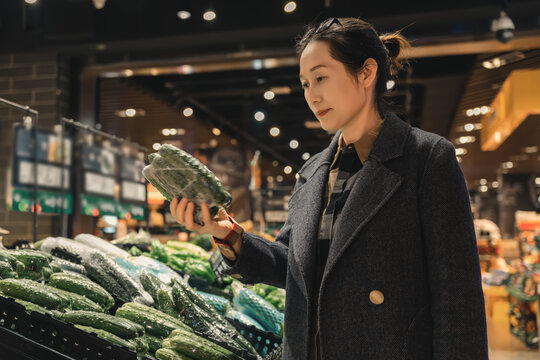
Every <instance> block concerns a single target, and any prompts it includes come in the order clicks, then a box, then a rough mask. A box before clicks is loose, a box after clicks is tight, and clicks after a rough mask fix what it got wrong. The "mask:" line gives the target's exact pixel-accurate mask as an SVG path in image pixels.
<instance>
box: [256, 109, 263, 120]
mask: <svg viewBox="0 0 540 360" xmlns="http://www.w3.org/2000/svg"><path fill="white" fill-rule="evenodd" d="M253 117H254V118H255V120H257V121H263V120H264V113H263V112H262V111H257V112H256V113H255V115H253Z"/></svg>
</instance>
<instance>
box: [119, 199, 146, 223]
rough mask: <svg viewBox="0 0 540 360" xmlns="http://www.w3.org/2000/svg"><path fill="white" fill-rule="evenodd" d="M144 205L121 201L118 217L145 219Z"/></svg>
mask: <svg viewBox="0 0 540 360" xmlns="http://www.w3.org/2000/svg"><path fill="white" fill-rule="evenodd" d="M144 213H145V211H144V205H139V204H130V203H120V204H118V217H119V218H120V219H126V220H130V219H135V220H144Z"/></svg>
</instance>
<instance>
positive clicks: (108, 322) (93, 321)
mask: <svg viewBox="0 0 540 360" xmlns="http://www.w3.org/2000/svg"><path fill="white" fill-rule="evenodd" d="M61 320H63V321H65V322H69V323H72V324H75V325H85V326H92V327H95V328H96V329H102V330H105V331H108V332H110V333H113V334H114V335H116V336H119V337H121V338H122V339H133V338H135V337H137V336H138V335H139V334H138V331H137V328H136V327H135V326H134V325H133V324H132V323H131V322H128V321H125V319H122V318H119V317H116V316H112V315H108V314H102V313H97V312H92V311H84V310H74V311H68V312H66V313H65V314H63V315H61Z"/></svg>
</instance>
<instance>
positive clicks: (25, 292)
mask: <svg viewBox="0 0 540 360" xmlns="http://www.w3.org/2000/svg"><path fill="white" fill-rule="evenodd" d="M0 291H1V292H2V293H3V294H5V295H7V296H12V297H14V298H17V299H21V300H26V301H30V302H32V303H34V304H37V305H40V306H43V307H44V308H46V309H58V308H62V307H63V305H64V303H65V300H64V299H63V298H61V297H60V296H58V295H56V294H53V293H51V292H50V291H47V290H45V289H43V285H40V284H38V283H37V282H35V281H32V280H27V279H4V280H0Z"/></svg>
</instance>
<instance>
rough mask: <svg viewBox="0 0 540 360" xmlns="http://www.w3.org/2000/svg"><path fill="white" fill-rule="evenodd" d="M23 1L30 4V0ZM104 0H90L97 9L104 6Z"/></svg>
mask: <svg viewBox="0 0 540 360" xmlns="http://www.w3.org/2000/svg"><path fill="white" fill-rule="evenodd" d="M25 1H26V2H27V3H29V4H30V1H27V0H25ZM106 1H107V0H92V3H94V7H95V8H96V9H97V10H101V9H103V8H104V7H105V2H106ZM34 2H35V1H34Z"/></svg>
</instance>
